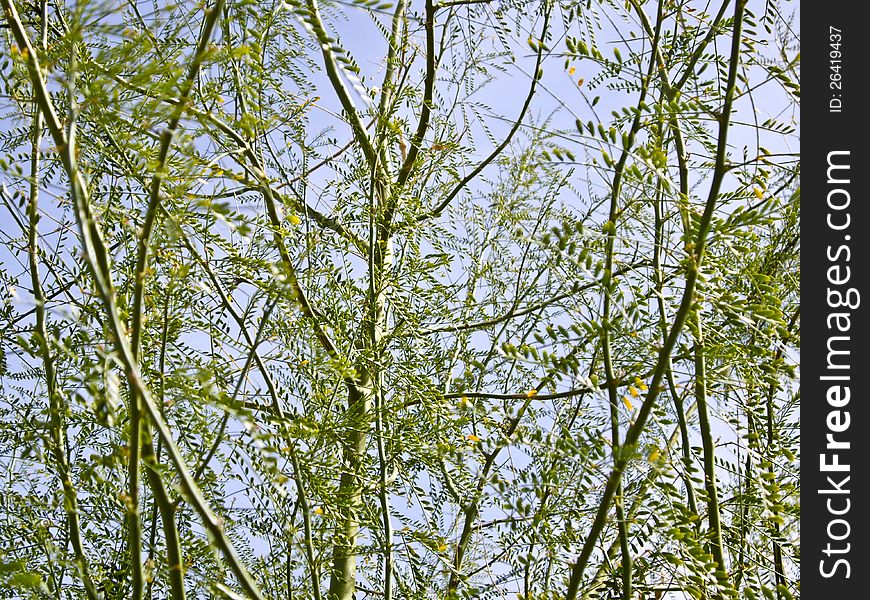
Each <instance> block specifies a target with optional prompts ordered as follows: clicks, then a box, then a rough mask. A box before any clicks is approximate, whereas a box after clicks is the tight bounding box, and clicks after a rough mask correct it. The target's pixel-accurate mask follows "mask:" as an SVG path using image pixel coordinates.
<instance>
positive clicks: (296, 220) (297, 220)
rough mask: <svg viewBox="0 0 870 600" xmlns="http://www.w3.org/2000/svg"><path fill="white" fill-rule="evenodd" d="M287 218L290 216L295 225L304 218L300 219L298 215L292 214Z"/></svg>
mask: <svg viewBox="0 0 870 600" xmlns="http://www.w3.org/2000/svg"><path fill="white" fill-rule="evenodd" d="M287 218H288V219H289V220H290V222H291V223H293V224H294V225H299V223H301V222H302V219H300V218H299V217H297V216H296V215H290V216H289V217H287Z"/></svg>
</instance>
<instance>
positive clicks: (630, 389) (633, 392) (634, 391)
mask: <svg viewBox="0 0 870 600" xmlns="http://www.w3.org/2000/svg"><path fill="white" fill-rule="evenodd" d="M628 393H629V394H631V397H632V398H637V397H638V396H640V392H638V391H637V388H636V387H634V386H633V385H630V386H628Z"/></svg>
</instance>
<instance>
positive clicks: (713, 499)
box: [695, 308, 728, 583]
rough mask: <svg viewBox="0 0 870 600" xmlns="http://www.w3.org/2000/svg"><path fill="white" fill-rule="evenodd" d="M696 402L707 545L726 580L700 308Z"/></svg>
mask: <svg viewBox="0 0 870 600" xmlns="http://www.w3.org/2000/svg"><path fill="white" fill-rule="evenodd" d="M695 328H696V331H695V402H696V404H697V405H698V425H699V428H700V430H701V445H702V447H703V450H704V486H705V488H706V490H707V494H706V495H707V520H708V524H709V527H710V538H711V539H710V548H711V550H712V554H713V559H714V560H715V561H716V563H717V567H716V578H717V579H718V580H719V581H720V582H722V583H726V582H727V581H728V571H727V565H726V564H725V554H724V552H723V549H722V522H721V515H720V512H719V490H718V486H717V485H716V462H715V458H716V447H715V445H714V443H713V434H712V431H711V428H710V415H709V409H708V407H707V360H706V355H705V347H704V333H703V323H702V319H701V310H700V308H698V309H697V310H696V311H695Z"/></svg>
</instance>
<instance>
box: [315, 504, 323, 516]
mask: <svg viewBox="0 0 870 600" xmlns="http://www.w3.org/2000/svg"><path fill="white" fill-rule="evenodd" d="M314 514H315V515H322V514H323V509H322V508H320V507H319V506H318V507H317V508H315V509H314Z"/></svg>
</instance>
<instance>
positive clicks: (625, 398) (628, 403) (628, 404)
mask: <svg viewBox="0 0 870 600" xmlns="http://www.w3.org/2000/svg"><path fill="white" fill-rule="evenodd" d="M622 403H623V404H625V408H627V409H628V410H634V406H633V405H632V404H631V400H629V399H628V396H623V397H622Z"/></svg>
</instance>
